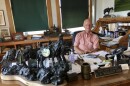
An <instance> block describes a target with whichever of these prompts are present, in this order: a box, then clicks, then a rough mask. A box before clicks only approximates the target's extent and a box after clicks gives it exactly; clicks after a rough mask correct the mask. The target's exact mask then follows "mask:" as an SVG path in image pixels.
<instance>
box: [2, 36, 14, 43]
mask: <svg viewBox="0 0 130 86" xmlns="http://www.w3.org/2000/svg"><path fill="white" fill-rule="evenodd" d="M3 39H4V42H9V41H12V37H11V36H5V37H4V38H3Z"/></svg>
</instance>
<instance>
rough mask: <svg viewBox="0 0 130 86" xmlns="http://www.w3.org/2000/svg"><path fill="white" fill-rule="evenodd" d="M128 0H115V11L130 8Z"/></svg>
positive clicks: (129, 0)
mask: <svg viewBox="0 0 130 86" xmlns="http://www.w3.org/2000/svg"><path fill="white" fill-rule="evenodd" d="M129 3H130V0H115V6H114V7H115V12H119V11H126V10H130V4H129Z"/></svg>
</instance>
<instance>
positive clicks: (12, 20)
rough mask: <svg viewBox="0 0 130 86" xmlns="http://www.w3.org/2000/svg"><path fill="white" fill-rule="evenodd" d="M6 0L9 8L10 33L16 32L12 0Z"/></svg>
mask: <svg viewBox="0 0 130 86" xmlns="http://www.w3.org/2000/svg"><path fill="white" fill-rule="evenodd" d="M4 1H5V6H6V10H7V16H8V20H9V29H10V33H16V30H15V25H14V19H13V14H12V10H11V4H10V0H4Z"/></svg>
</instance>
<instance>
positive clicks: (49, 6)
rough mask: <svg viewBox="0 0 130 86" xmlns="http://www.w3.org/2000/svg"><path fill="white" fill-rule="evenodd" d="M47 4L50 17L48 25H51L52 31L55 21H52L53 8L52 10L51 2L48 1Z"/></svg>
mask: <svg viewBox="0 0 130 86" xmlns="http://www.w3.org/2000/svg"><path fill="white" fill-rule="evenodd" d="M46 4H47V15H48V24H49V29H50V31H52V30H53V29H52V28H51V27H53V19H52V8H51V0H46Z"/></svg>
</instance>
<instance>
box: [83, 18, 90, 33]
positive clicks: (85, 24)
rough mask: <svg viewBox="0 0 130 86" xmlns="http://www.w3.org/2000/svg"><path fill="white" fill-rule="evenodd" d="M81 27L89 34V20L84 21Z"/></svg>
mask: <svg viewBox="0 0 130 86" xmlns="http://www.w3.org/2000/svg"><path fill="white" fill-rule="evenodd" d="M83 27H84V28H85V31H86V32H87V33H89V32H91V27H92V23H91V20H90V19H85V20H84V23H83Z"/></svg>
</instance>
